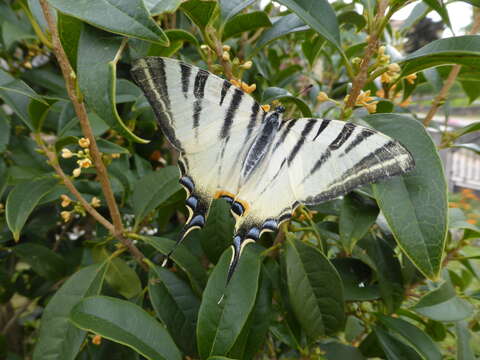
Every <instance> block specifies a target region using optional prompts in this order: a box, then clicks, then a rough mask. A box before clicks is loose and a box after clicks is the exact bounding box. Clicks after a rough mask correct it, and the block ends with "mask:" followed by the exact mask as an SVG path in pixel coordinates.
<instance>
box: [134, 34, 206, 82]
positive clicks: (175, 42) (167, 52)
mask: <svg viewBox="0 0 480 360" xmlns="http://www.w3.org/2000/svg"><path fill="white" fill-rule="evenodd" d="M165 33H166V34H167V36H168V38H169V39H170V45H169V46H168V47H165V46H161V45H158V44H152V45H151V46H150V48H149V49H148V53H147V55H148V56H163V57H170V56H172V55H173V54H175V53H176V52H177V51H179V50H180V49H181V48H182V47H183V44H184V42H185V41H188V42H190V43H192V44H194V45H195V46H198V45H199V44H198V40H197V38H196V37H195V36H193V34H191V33H189V32H188V31H185V30H178V29H175V30H167V31H165ZM137 89H138V88H137Z"/></svg>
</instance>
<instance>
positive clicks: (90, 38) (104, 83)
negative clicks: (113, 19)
mask: <svg viewBox="0 0 480 360" xmlns="http://www.w3.org/2000/svg"><path fill="white" fill-rule="evenodd" d="M121 43H122V39H119V38H118V37H117V36H112V35H110V34H107V33H105V32H101V31H100V30H97V29H95V28H92V27H90V26H87V25H84V26H83V29H82V34H81V36H80V42H79V44H78V66H77V73H78V84H79V86H80V89H81V90H82V92H83V93H84V94H85V99H86V101H87V104H88V105H89V107H90V108H91V109H90V110H93V111H95V112H96V114H97V115H98V116H99V117H100V118H102V120H104V121H105V122H106V123H107V124H108V125H109V126H110V127H112V128H115V129H116V130H118V131H119V132H120V133H121V134H122V135H123V136H125V137H126V138H127V139H130V140H132V141H136V142H139V143H146V142H148V141H146V140H143V139H141V138H139V137H138V136H136V135H135V134H134V133H133V132H132V131H131V130H130V129H129V128H127V127H126V126H125V124H124V123H123V121H122V119H121V118H120V116H119V114H118V112H117V108H116V100H115V96H116V71H117V70H116V60H115V57H116V54H117V52H118V51H119V48H120V46H121Z"/></svg>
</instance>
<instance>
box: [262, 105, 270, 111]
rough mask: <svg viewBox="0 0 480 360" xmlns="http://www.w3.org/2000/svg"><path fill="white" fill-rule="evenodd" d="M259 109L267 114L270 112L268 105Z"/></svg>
mask: <svg viewBox="0 0 480 360" xmlns="http://www.w3.org/2000/svg"><path fill="white" fill-rule="evenodd" d="M261 108H262V110H263V111H265V112H269V111H270V105H268V104H266V105H262V106H261Z"/></svg>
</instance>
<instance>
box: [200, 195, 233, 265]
mask: <svg viewBox="0 0 480 360" xmlns="http://www.w3.org/2000/svg"><path fill="white" fill-rule="evenodd" d="M230 208H231V206H230V205H229V204H228V203H227V202H226V201H225V200H216V201H214V202H213V203H212V207H211V208H210V212H209V214H208V218H207V223H206V224H205V226H204V228H203V229H202V231H200V232H198V233H197V236H198V237H199V238H200V243H201V244H202V249H203V251H204V252H205V254H206V255H207V256H208V259H209V260H210V261H211V262H213V263H214V264H216V263H217V261H218V259H219V258H220V256H221V255H222V254H223V252H224V251H225V249H227V248H228V247H229V246H230V245H231V243H232V239H233V230H234V226H235V220H234V219H233V216H232V215H231V213H230Z"/></svg>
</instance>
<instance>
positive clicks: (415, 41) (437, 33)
mask: <svg viewBox="0 0 480 360" xmlns="http://www.w3.org/2000/svg"><path fill="white" fill-rule="evenodd" d="M444 29H445V24H444V23H443V22H442V21H439V22H435V21H433V20H432V19H429V18H427V17H425V18H423V19H422V20H420V22H418V23H417V25H415V26H414V27H413V29H411V30H410V31H409V32H408V33H407V39H408V40H407V42H406V43H405V52H406V53H412V52H414V51H415V50H418V49H420V48H421V47H423V46H425V45H427V44H428V43H431V42H432V41H434V40H438V39H440V37H441V36H442V32H443V30H444Z"/></svg>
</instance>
